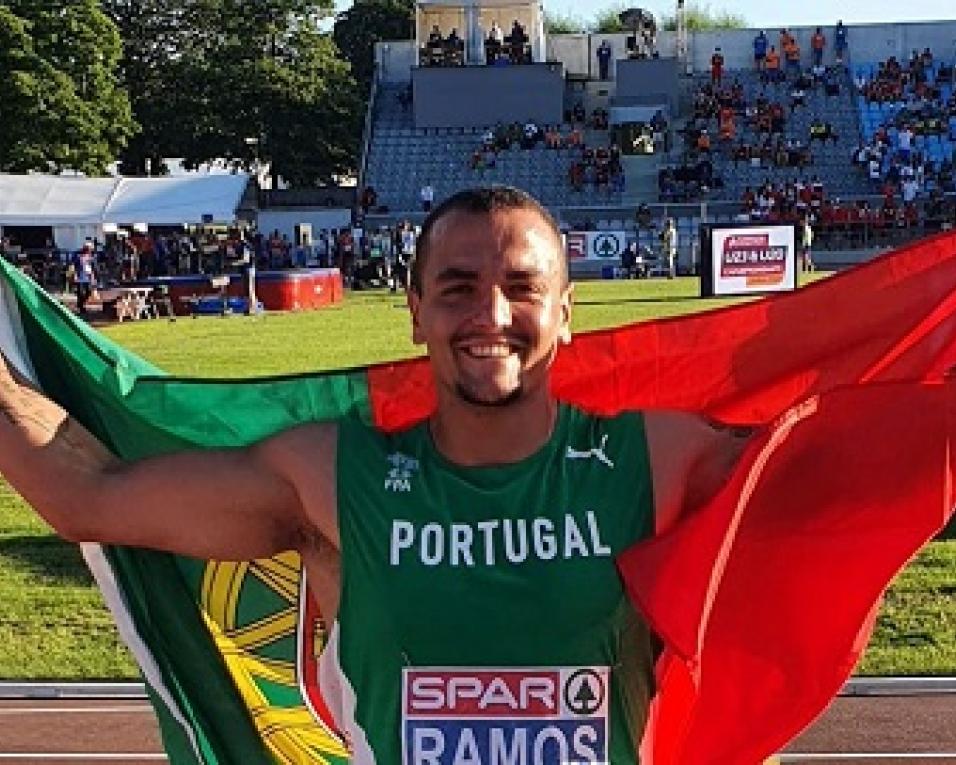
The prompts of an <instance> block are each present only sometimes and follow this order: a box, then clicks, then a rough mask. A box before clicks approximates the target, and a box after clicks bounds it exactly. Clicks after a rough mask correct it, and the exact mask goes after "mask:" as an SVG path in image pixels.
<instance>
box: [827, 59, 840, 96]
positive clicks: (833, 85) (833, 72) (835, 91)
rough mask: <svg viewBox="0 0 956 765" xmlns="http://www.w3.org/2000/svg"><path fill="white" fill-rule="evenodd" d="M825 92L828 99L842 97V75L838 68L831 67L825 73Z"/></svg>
mask: <svg viewBox="0 0 956 765" xmlns="http://www.w3.org/2000/svg"><path fill="white" fill-rule="evenodd" d="M823 92H824V93H826V95H827V98H829V97H831V96H838V95H840V75H839V73H838V71H837V69H836V67H830V68H828V69H827V70H826V71H825V72H824V74H823Z"/></svg>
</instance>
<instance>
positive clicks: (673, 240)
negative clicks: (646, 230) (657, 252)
mask: <svg viewBox="0 0 956 765" xmlns="http://www.w3.org/2000/svg"><path fill="white" fill-rule="evenodd" d="M661 254H662V255H663V256H664V260H665V262H666V263H667V278H668V279H673V278H674V277H675V276H676V275H677V226H676V225H674V219H673V218H667V219H666V220H665V221H664V229H663V231H661Z"/></svg>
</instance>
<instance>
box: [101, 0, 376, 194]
mask: <svg viewBox="0 0 956 765" xmlns="http://www.w3.org/2000/svg"><path fill="white" fill-rule="evenodd" d="M104 1H105V2H106V4H107V6H108V8H109V10H110V13H111V14H112V15H113V17H114V19H116V20H117V22H118V23H119V24H120V27H121V28H122V29H123V30H124V38H125V39H126V49H125V57H124V62H123V67H124V73H123V76H124V80H125V81H126V82H128V83H129V86H130V88H131V89H132V88H134V87H135V88H137V89H138V93H137V96H136V97H135V99H134V105H135V108H136V113H137V115H138V116H141V118H142V119H143V120H144V121H148V124H147V126H146V128H145V130H144V135H143V137H142V140H141V141H139V142H138V144H137V145H135V146H134V147H131V151H130V153H129V154H128V155H127V159H128V162H127V165H128V166H129V167H130V168H132V169H135V170H138V171H139V172H142V171H143V170H144V169H145V160H146V159H147V158H150V157H152V158H153V159H154V164H155V160H158V159H159V158H161V157H163V156H179V157H183V158H184V159H185V164H186V166H187V167H194V166H197V165H199V164H201V163H203V162H209V161H213V160H217V159H221V160H225V161H226V162H228V163H230V164H232V165H234V166H237V167H244V168H251V167H252V166H253V165H256V164H259V165H262V164H269V165H270V166H271V168H272V172H273V175H274V176H278V175H281V176H282V177H283V178H284V179H285V180H286V181H287V182H289V183H292V184H294V185H299V186H302V185H309V184H314V183H319V182H326V181H329V180H331V179H332V178H333V177H334V176H336V175H339V174H343V173H348V172H351V171H354V169H355V167H356V165H357V161H356V158H357V147H358V139H359V134H360V131H361V118H362V104H361V100H360V99H359V98H358V95H357V89H356V84H355V81H354V79H353V78H352V76H351V74H350V72H349V66H348V64H347V63H346V62H345V61H343V60H342V59H341V57H340V56H339V53H338V51H337V49H336V48H335V45H334V43H333V41H332V39H331V35H330V34H329V33H327V32H323V31H322V30H321V22H322V20H323V19H324V18H328V16H329V14H330V13H331V10H332V4H331V0H322V1H320V2H310V1H308V0H256V1H255V2H249V1H248V0H104Z"/></svg>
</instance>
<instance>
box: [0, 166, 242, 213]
mask: <svg viewBox="0 0 956 765" xmlns="http://www.w3.org/2000/svg"><path fill="white" fill-rule="evenodd" d="M248 183H249V176H248V175H247V174H245V173H236V174H234V175H231V174H230V175H189V176H177V177H173V178H81V177H71V176H59V175H2V174H0V226H62V225H93V226H98V225H101V224H103V223H117V224H132V223H145V224H147V225H150V226H173V225H182V224H197V225H198V224H202V223H231V222H233V221H234V220H235V219H236V210H237V208H239V206H240V203H241V201H242V198H243V195H244V193H245V191H246V187H247V186H248Z"/></svg>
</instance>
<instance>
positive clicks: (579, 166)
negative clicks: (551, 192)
mask: <svg viewBox="0 0 956 765" xmlns="http://www.w3.org/2000/svg"><path fill="white" fill-rule="evenodd" d="M568 182H569V183H570V184H571V188H572V190H574V191H583V190H584V163H582V162H579V161H577V160H575V161H574V162H572V163H571V166H570V167H569V168H568Z"/></svg>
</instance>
